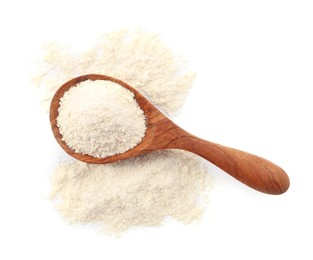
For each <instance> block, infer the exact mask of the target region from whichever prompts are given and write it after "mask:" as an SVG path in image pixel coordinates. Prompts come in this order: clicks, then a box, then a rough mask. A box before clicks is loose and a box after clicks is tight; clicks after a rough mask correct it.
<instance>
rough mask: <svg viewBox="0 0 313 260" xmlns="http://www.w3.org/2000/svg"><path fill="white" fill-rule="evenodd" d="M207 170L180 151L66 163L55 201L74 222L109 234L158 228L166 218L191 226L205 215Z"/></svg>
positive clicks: (55, 182)
mask: <svg viewBox="0 0 313 260" xmlns="http://www.w3.org/2000/svg"><path fill="white" fill-rule="evenodd" d="M208 176H209V175H208V174H207V170H206V167H205V166H204V165H203V164H202V163H201V161H199V160H198V158H197V157H195V156H193V155H191V154H189V153H186V152H182V151H162V152H160V151H159V152H153V153H150V154H146V155H143V156H140V157H137V158H131V159H128V160H125V161H120V162H118V163H113V164H107V165H97V166H96V167H95V165H92V164H86V163H82V162H68V163H66V164H63V165H61V166H60V167H59V168H58V169H57V170H56V172H55V173H54V174H53V176H52V186H53V191H52V194H51V195H52V198H58V199H59V201H58V204H57V209H58V210H59V212H61V214H62V215H63V216H64V217H66V218H67V219H68V220H69V221H70V222H73V223H97V224H99V225H100V226H101V227H103V228H104V230H105V231H107V232H109V233H114V234H116V233H120V232H122V231H125V230H126V229H128V228H129V227H134V226H143V225H144V226H156V225H160V224H161V223H162V221H163V219H164V218H165V217H166V216H170V217H173V218H175V219H177V220H180V221H182V222H184V223H189V222H190V221H192V220H194V219H195V218H198V217H199V216H201V214H202V212H203V204H201V201H202V202H205V201H206V196H205V195H206V192H205V191H206V190H207V188H208V186H209V183H210V178H209V177H208Z"/></svg>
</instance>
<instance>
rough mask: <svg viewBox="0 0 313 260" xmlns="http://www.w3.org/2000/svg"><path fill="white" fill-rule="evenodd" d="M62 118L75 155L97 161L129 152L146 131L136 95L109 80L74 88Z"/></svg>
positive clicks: (65, 100)
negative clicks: (97, 159) (91, 157)
mask: <svg viewBox="0 0 313 260" xmlns="http://www.w3.org/2000/svg"><path fill="white" fill-rule="evenodd" d="M58 114H59V115H58V117H57V125H58V127H59V130H60V133H61V135H62V140H63V141H65V142H66V144H67V145H68V146H69V147H70V148H71V149H72V150H73V151H74V152H76V153H80V154H88V155H91V156H93V157H96V158H105V157H108V156H111V155H115V154H119V153H124V152H126V151H128V150H129V149H131V148H133V147H135V146H136V145H137V144H138V143H140V141H141V140H142V138H143V137H144V135H145V131H146V122H145V116H144V113H143V111H142V110H141V109H140V107H139V105H138V103H137V102H136V100H135V99H134V93H132V92H131V91H129V90H128V89H126V88H124V87H122V86H121V85H119V84H117V83H114V82H112V81H107V80H95V81H91V80H87V81H83V82H81V83H79V84H78V85H76V86H75V87H72V88H70V89H69V90H68V91H66V92H65V93H64V95H63V97H62V98H61V100H60V107H59V110H58Z"/></svg>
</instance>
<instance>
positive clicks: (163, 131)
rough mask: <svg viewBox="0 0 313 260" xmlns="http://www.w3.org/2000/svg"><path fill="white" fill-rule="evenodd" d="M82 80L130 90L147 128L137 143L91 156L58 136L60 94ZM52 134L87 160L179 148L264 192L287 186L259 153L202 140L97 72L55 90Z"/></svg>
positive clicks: (110, 159)
mask: <svg viewBox="0 0 313 260" xmlns="http://www.w3.org/2000/svg"><path fill="white" fill-rule="evenodd" d="M85 80H109V81H112V82H115V83H118V84H120V85H122V86H123V87H125V88H127V89H129V90H130V91H132V92H133V93H134V95H135V99H136V101H137V102H138V104H139V106H140V108H141V109H142V110H143V111H144V114H145V116H146V125H147V130H146V133H145V136H144V138H143V139H142V141H141V143H139V144H138V145H137V146H136V147H134V148H132V149H131V150H128V151H127V152H125V153H123V154H118V155H113V156H110V157H106V158H94V157H92V156H90V155H82V154H78V153H75V152H74V151H73V150H71V149H70V148H69V147H68V146H67V145H66V143H65V142H64V141H63V140H62V136H61V134H60V132H59V128H58V126H57V116H58V108H59V106H60V98H61V97H62V96H63V95H64V93H65V92H66V91H67V90H68V89H69V88H71V87H73V86H75V85H76V84H78V83H80V82H82V81H85ZM50 122H51V127H52V131H53V134H54V136H55V138H56V140H57V142H58V143H59V144H60V145H61V147H62V148H63V149H64V150H65V151H66V152H67V153H68V154H69V155H71V156H72V157H74V158H76V159H78V160H80V161H83V162H87V163H97V164H102V163H111V162H115V161H119V160H123V159H126V158H130V157H134V156H138V155H140V154H145V153H148V152H151V151H155V150H162V149H182V150H186V151H189V152H192V153H195V154H198V155H199V156H201V157H203V158H205V159H206V160H208V161H210V162H211V163H213V164H215V165H216V166H218V167H219V168H221V169H222V170H224V171H225V172H226V173H228V174H230V175H231V176H233V177H234V178H236V179H237V180H239V181H241V182H242V183H244V184H246V185H248V186H249V187H251V188H253V189H255V190H258V191H261V192H265V193H268V194H282V193H284V192H285V191H287V189H288V187H289V178H288V175H287V174H286V173H285V172H284V170H282V169H281V168H280V167H278V166H277V165H275V164H273V163H272V162H270V161H268V160H266V159H263V158H261V157H259V156H256V155H253V154H250V153H246V152H243V151H240V150H237V149H233V148H229V147H225V146H222V145H219V144H216V143H212V142H209V141H205V140H202V139H200V138H198V137H196V136H193V135H191V134H189V133H188V132H186V131H185V130H183V129H181V128H180V127H178V126H177V125H176V124H174V123H173V122H172V121H171V120H170V119H168V118H167V117H166V116H165V115H163V114H162V113H161V112H160V111H159V110H158V109H157V108H156V107H155V106H154V105H153V104H151V102H149V101H148V100H147V99H146V98H145V97H144V96H143V95H141V94H140V93H139V92H138V91H136V90H135V89H134V88H132V87H131V86H129V85H128V84H126V83H125V82H122V81H120V80H118V79H115V78H112V77H109V76H105V75H98V74H89V75H84V76H80V77H77V78H74V79H72V80H70V81H68V82H66V83H65V84H64V85H62V86H61V87H60V88H59V90H58V91H57V92H56V93H55V95H54V97H53V99H52V101H51V106H50Z"/></svg>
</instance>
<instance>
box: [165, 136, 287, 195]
mask: <svg viewBox="0 0 313 260" xmlns="http://www.w3.org/2000/svg"><path fill="white" fill-rule="evenodd" d="M170 146H171V148H178V149H183V150H187V151H190V152H192V153H195V154H198V155H200V156H201V157H203V158H204V159H206V160H208V161H210V162H211V163H213V164H215V165H216V166H218V167H219V168H221V169H222V170H224V171H225V172H227V173H228V174H230V175H231V176H233V177H234V178H236V179H237V180H239V181H241V182H242V183H244V184H246V185H248V186H249V187H251V188H253V189H255V190H258V191H261V192H264V193H268V194H282V193H284V192H285V191H286V190H287V189H288V187H289V178H288V175H287V174H286V173H285V171H284V170H283V169H281V168H280V167H279V166H277V165H276V164H274V163H272V162H270V161H268V160H266V159H264V158H261V157H259V156H256V155H254V154H250V153H247V152H243V151H240V150H237V149H233V148H229V147H226V146H222V145H219V144H216V143H212V142H209V141H205V140H202V139H200V138H197V137H195V136H193V135H189V134H188V135H186V134H185V135H183V136H181V137H180V138H178V139H177V140H175V141H174V142H171V144H170Z"/></svg>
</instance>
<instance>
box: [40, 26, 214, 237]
mask: <svg viewBox="0 0 313 260" xmlns="http://www.w3.org/2000/svg"><path fill="white" fill-rule="evenodd" d="M41 67H42V68H45V69H44V71H43V72H40V73H38V75H37V76H36V78H35V81H36V83H37V84H38V85H40V86H41V87H42V88H43V89H44V90H45V92H46V93H45V95H44V102H43V103H44V104H45V106H46V108H48V106H49V103H50V101H51V98H52V96H53V94H54V93H55V91H56V90H57V89H58V88H59V87H60V86H61V85H62V84H63V83H64V82H66V81H68V80H69V79H71V78H74V77H77V76H80V75H84V74H94V73H97V74H104V75H108V76H112V77H115V78H118V79H120V80H122V81H124V82H126V83H128V84H129V85H131V86H133V87H134V88H136V89H137V90H138V91H139V92H141V93H143V94H144V95H145V96H146V97H147V98H148V99H150V101H151V102H152V103H154V104H155V105H156V106H158V108H159V109H161V110H162V111H163V112H165V113H166V114H168V115H173V114H174V113H175V112H177V111H178V110H179V108H180V107H181V106H182V104H183V100H184V97H185V96H186V92H187V91H188V90H189V89H190V87H191V85H192V82H193V79H194V74H193V73H190V72H186V68H185V67H184V66H183V65H182V64H181V63H179V62H178V61H177V59H176V57H175V55H174V54H173V53H172V51H171V49H169V48H168V47H167V46H166V45H165V44H164V43H163V42H162V41H161V39H160V38H159V37H158V36H157V35H154V34H151V33H146V32H129V31H117V32H113V33H109V34H106V35H104V36H103V37H101V38H100V39H99V40H98V42H97V44H96V45H95V47H94V48H92V49H91V50H88V51H85V52H84V53H76V54H73V53H71V52H70V49H68V48H65V47H63V46H60V45H57V44H50V45H48V47H47V48H46V56H45V57H44V59H43V64H41ZM210 186H211V178H210V175H209V174H207V170H206V167H205V166H204V164H203V161H202V159H200V158H199V157H197V156H195V155H192V154H190V153H188V152H184V151H175V150H168V151H158V152H153V153H151V154H147V155H144V156H140V157H137V158H132V159H128V160H125V161H120V162H116V163H112V164H105V165H94V164H86V163H82V162H79V161H76V160H72V159H69V160H68V162H65V163H63V164H60V165H59V166H58V167H57V168H56V170H55V171H54V173H53V174H52V193H51V196H52V198H54V199H55V203H56V207H57V209H58V211H59V212H60V213H61V214H62V215H63V216H64V217H65V218H66V219H67V220H69V221H70V222H71V223H95V224H98V225H100V226H101V227H103V229H104V230H105V231H108V232H111V233H120V232H122V231H124V230H127V229H128V228H130V227H134V226H156V225H160V224H161V223H162V222H163V220H164V218H165V217H166V216H170V217H172V218H174V219H176V220H179V221H182V222H184V223H188V222H191V221H193V220H195V219H197V218H199V217H200V216H201V214H202V212H203V209H204V206H205V203H204V204H203V203H201V201H202V200H203V198H204V197H205V196H204V195H205V194H206V193H207V191H208V190H209V189H210Z"/></svg>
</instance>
